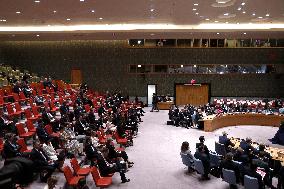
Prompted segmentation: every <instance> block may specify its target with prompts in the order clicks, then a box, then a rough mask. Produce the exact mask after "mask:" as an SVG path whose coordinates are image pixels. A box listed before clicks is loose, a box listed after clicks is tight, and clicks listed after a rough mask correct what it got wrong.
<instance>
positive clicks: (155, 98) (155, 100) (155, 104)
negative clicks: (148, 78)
mask: <svg viewBox="0 0 284 189" xmlns="http://www.w3.org/2000/svg"><path fill="white" fill-rule="evenodd" d="M158 102H159V99H158V96H157V95H156V93H153V100H152V110H151V112H153V111H154V110H158V111H159V107H158Z"/></svg>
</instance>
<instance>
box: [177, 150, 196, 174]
mask: <svg viewBox="0 0 284 189" xmlns="http://www.w3.org/2000/svg"><path fill="white" fill-rule="evenodd" d="M180 157H181V160H182V163H183V164H184V165H185V166H187V167H188V171H190V169H193V165H194V161H193V160H192V159H190V158H189V157H188V155H187V154H184V153H182V152H181V153H180Z"/></svg>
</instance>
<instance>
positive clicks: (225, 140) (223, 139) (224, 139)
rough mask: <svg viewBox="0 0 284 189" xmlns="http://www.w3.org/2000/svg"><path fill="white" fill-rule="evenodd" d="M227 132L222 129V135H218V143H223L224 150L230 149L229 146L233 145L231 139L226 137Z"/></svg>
mask: <svg viewBox="0 0 284 189" xmlns="http://www.w3.org/2000/svg"><path fill="white" fill-rule="evenodd" d="M227 136H228V134H227V133H226V132H225V131H224V132H223V133H222V136H219V143H221V144H224V145H225V148H226V151H227V152H229V151H230V146H232V147H233V146H234V144H233V143H232V142H231V140H230V139H229V138H228V137H227Z"/></svg>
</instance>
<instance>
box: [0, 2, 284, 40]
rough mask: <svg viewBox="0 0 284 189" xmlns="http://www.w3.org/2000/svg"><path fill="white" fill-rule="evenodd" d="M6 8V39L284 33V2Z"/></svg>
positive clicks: (0, 17)
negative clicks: (109, 34) (66, 35)
mask: <svg viewBox="0 0 284 189" xmlns="http://www.w3.org/2000/svg"><path fill="white" fill-rule="evenodd" d="M0 3H1V6H0V35H1V33H2V35H10V34H13V35H14V34H17V32H20V33H29V34H30V33H39V32H42V33H53V32H54V31H57V32H59V33H65V32H75V33H78V32H82V31H83V32H88V33H93V32H98V33H102V32H104V31H117V32H125V33H133V32H135V33H136V34H137V37H138V36H139V35H138V34H139V33H140V34H142V33H145V32H150V33H151V32H156V33H157V34H158V33H161V32H165V33H168V34H171V35H172V34H174V33H178V32H202V33H204V32H213V33H216V31H221V32H236V31H239V32H240V33H241V32H244V31H255V32H256V33H257V32H259V31H261V32H271V31H273V32H274V33H275V32H276V31H277V34H278V35H279V32H280V33H282V32H284V0H269V1H267V0H119V1H118V0H1V2H0ZM273 32H272V33H271V34H273ZM143 35H144V34H143ZM164 35H165V34H164ZM283 37H284V35H283Z"/></svg>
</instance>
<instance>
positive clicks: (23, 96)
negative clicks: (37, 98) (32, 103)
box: [19, 91, 29, 101]
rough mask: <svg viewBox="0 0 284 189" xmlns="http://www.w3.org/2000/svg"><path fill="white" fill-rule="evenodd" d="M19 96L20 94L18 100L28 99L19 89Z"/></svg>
mask: <svg viewBox="0 0 284 189" xmlns="http://www.w3.org/2000/svg"><path fill="white" fill-rule="evenodd" d="M19 96H20V101H28V100H29V98H26V96H25V94H24V92H23V91H21V92H20V93H19Z"/></svg>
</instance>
